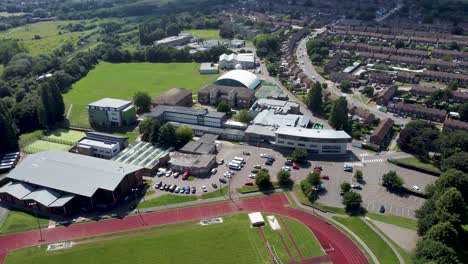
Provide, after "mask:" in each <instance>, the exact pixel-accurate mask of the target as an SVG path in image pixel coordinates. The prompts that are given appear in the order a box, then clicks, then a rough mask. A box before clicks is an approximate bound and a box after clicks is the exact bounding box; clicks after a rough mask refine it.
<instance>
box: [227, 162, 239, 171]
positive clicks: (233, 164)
mask: <svg viewBox="0 0 468 264" xmlns="http://www.w3.org/2000/svg"><path fill="white" fill-rule="evenodd" d="M228 168H229V169H232V170H240V169H241V166H240V165H239V164H237V163H232V162H231V163H229V164H228Z"/></svg>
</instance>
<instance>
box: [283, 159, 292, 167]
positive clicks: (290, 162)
mask: <svg viewBox="0 0 468 264" xmlns="http://www.w3.org/2000/svg"><path fill="white" fill-rule="evenodd" d="M292 164H293V162H292V160H286V162H285V163H284V165H286V166H291V165H292Z"/></svg>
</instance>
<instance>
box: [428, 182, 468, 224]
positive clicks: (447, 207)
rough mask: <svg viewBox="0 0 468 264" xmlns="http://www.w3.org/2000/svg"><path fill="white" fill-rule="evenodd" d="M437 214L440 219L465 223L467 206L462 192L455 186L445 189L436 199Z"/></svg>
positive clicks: (454, 222)
mask: <svg viewBox="0 0 468 264" xmlns="http://www.w3.org/2000/svg"><path fill="white" fill-rule="evenodd" d="M435 206H436V210H435V214H436V215H437V218H438V219H440V221H449V222H451V223H453V224H457V225H459V224H465V223H466V218H467V215H466V213H467V208H466V205H465V202H464V201H463V197H462V195H461V193H460V192H459V191H458V190H457V189H455V188H453V187H452V188H448V189H447V190H445V191H444V192H443V193H442V194H441V195H440V197H439V198H438V199H437V201H436V204H435Z"/></svg>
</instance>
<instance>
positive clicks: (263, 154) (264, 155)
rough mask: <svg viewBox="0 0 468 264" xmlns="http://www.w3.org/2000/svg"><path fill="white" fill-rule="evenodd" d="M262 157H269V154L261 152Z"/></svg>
mask: <svg viewBox="0 0 468 264" xmlns="http://www.w3.org/2000/svg"><path fill="white" fill-rule="evenodd" d="M260 157H262V158H267V157H268V155H267V154H265V153H262V154H260Z"/></svg>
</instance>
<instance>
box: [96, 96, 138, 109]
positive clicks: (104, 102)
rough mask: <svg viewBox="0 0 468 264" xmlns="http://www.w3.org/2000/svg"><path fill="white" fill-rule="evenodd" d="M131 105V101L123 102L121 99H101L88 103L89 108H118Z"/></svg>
mask: <svg viewBox="0 0 468 264" xmlns="http://www.w3.org/2000/svg"><path fill="white" fill-rule="evenodd" d="M131 103H132V102H131V101H125V100H121V99H114V98H103V99H101V100H99V101H96V102H93V103H90V104H89V106H96V107H112V108H120V107H124V106H126V105H128V104H131Z"/></svg>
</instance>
